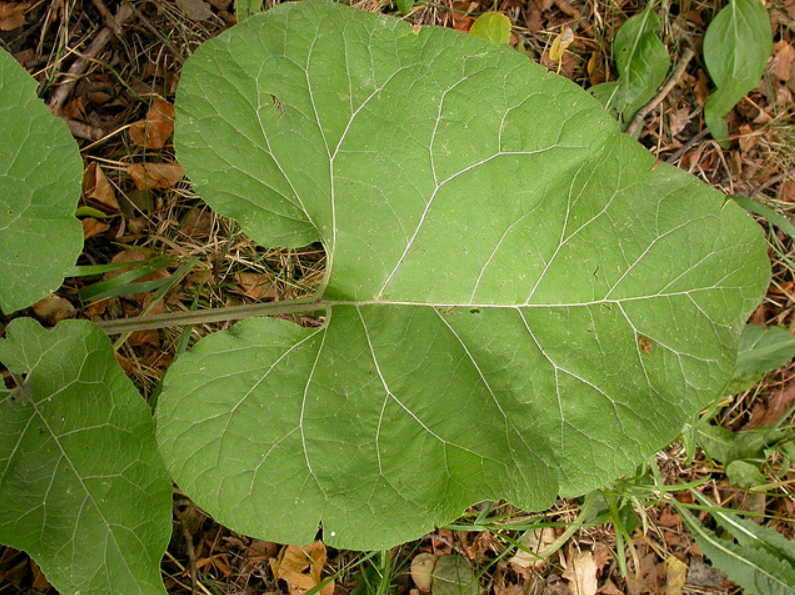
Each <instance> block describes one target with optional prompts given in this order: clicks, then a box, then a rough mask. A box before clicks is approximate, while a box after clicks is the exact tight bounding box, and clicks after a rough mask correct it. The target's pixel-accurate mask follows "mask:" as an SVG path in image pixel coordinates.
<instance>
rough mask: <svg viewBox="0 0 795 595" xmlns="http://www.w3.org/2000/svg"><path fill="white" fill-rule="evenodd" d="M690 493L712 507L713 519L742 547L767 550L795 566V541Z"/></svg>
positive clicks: (702, 496) (700, 494) (704, 497)
mask: <svg viewBox="0 0 795 595" xmlns="http://www.w3.org/2000/svg"><path fill="white" fill-rule="evenodd" d="M690 492H691V493H692V494H693V495H694V496H695V497H696V499H697V500H699V501H700V502H701V504H704V505H706V506H709V507H710V511H709V513H710V514H711V515H712V518H714V519H715V520H716V521H717V523H718V524H719V525H720V526H721V527H722V528H723V529H725V530H726V531H728V532H729V533H731V535H732V536H733V537H734V538H735V539H736V540H737V542H738V543H739V544H740V545H742V546H750V547H755V548H762V549H766V550H768V551H769V552H770V553H771V554H773V555H775V556H776V557H778V558H782V559H785V560H786V561H787V562H789V564H790V565H795V541H793V540H792V539H787V538H786V537H784V536H783V535H782V534H781V533H779V532H778V531H776V530H775V529H771V528H770V527H766V526H764V525H760V524H759V523H754V522H752V521H749V520H746V519H744V518H742V517H740V516H739V515H738V514H737V511H733V510H730V509H726V508H721V507H719V506H717V505H716V504H715V503H714V502H712V501H711V500H710V499H709V498H707V497H706V496H704V495H703V494H702V493H701V492H699V491H698V490H690Z"/></svg>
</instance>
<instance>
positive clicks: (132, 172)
mask: <svg viewBox="0 0 795 595" xmlns="http://www.w3.org/2000/svg"><path fill="white" fill-rule="evenodd" d="M127 173H128V174H129V176H130V177H131V178H132V180H133V182H135V187H136V188H138V190H151V189H152V188H171V187H172V186H173V185H174V184H176V183H177V182H179V181H180V180H181V179H182V178H183V177H184V176H185V171H184V170H183V169H182V166H181V165H180V164H178V163H133V164H132V165H129V166H127Z"/></svg>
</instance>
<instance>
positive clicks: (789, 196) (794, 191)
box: [780, 180, 795, 202]
mask: <svg viewBox="0 0 795 595" xmlns="http://www.w3.org/2000/svg"><path fill="white" fill-rule="evenodd" d="M780 199H781V200H783V201H786V202H795V180H788V181H786V182H784V183H783V184H782V185H781V196H780Z"/></svg>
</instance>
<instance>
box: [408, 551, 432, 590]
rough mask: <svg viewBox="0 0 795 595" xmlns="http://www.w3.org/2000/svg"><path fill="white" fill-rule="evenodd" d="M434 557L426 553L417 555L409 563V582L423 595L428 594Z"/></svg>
mask: <svg viewBox="0 0 795 595" xmlns="http://www.w3.org/2000/svg"><path fill="white" fill-rule="evenodd" d="M435 564H436V556H434V555H433V554H429V553H426V552H423V553H420V554H417V555H416V556H414V559H412V561H411V580H413V581H414V584H415V585H417V588H418V589H419V590H420V591H422V592H423V593H430V591H431V582H432V578H431V577H432V575H433V567H434V565H435Z"/></svg>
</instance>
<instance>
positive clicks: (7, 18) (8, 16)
mask: <svg viewBox="0 0 795 595" xmlns="http://www.w3.org/2000/svg"><path fill="white" fill-rule="evenodd" d="M28 8H30V2H0V31H13V30H14V29H18V28H19V27H21V26H22V25H24V24H25V12H26V11H27V10H28Z"/></svg>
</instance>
